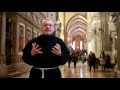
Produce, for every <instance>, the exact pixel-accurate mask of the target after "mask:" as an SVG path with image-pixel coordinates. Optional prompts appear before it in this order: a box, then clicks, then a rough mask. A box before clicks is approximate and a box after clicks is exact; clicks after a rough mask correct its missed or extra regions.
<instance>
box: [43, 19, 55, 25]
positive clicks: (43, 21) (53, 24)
mask: <svg viewBox="0 0 120 90" xmlns="http://www.w3.org/2000/svg"><path fill="white" fill-rule="evenodd" d="M46 21H50V22H51V23H52V24H53V25H54V22H53V20H52V19H50V18H46V19H44V20H43V21H42V25H43V24H44V23H45V22H46Z"/></svg>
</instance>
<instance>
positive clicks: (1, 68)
mask: <svg viewBox="0 0 120 90" xmlns="http://www.w3.org/2000/svg"><path fill="white" fill-rule="evenodd" d="M0 36H1V43H0V44H1V45H0V46H1V47H0V48H1V49H0V54H1V56H0V60H1V61H0V64H1V65H0V78H5V77H7V75H8V73H7V67H6V55H5V40H6V13H5V12H3V13H2V27H1V33H0Z"/></svg>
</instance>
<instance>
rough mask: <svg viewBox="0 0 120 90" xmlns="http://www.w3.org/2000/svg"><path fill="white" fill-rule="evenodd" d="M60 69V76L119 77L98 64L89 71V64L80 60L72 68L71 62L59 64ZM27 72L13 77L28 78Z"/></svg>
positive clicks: (112, 70) (111, 70)
mask: <svg viewBox="0 0 120 90" xmlns="http://www.w3.org/2000/svg"><path fill="white" fill-rule="evenodd" d="M60 70H61V73H62V78H120V74H119V73H115V72H114V69H106V70H105V71H104V72H102V71H101V67H100V66H99V67H98V68H97V69H96V71H95V72H94V71H93V70H92V71H91V72H90V71H89V66H87V64H86V63H85V64H82V63H81V62H78V63H77V66H76V68H74V66H73V63H71V67H70V68H68V64H67V63H66V64H65V65H63V66H60ZM28 76H29V72H28V73H25V74H21V75H19V76H16V77H14V78H28Z"/></svg>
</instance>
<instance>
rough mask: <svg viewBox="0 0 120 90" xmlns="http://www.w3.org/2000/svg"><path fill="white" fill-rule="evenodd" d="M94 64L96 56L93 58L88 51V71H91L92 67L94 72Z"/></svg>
mask: <svg viewBox="0 0 120 90" xmlns="http://www.w3.org/2000/svg"><path fill="white" fill-rule="evenodd" d="M95 63H96V56H95V54H94V53H93V52H92V51H90V54H89V66H90V71H91V68H92V67H93V69H94V71H95Z"/></svg>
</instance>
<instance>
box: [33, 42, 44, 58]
mask: <svg viewBox="0 0 120 90" xmlns="http://www.w3.org/2000/svg"><path fill="white" fill-rule="evenodd" d="M38 47H39V45H38V44H37V43H36V42H35V43H32V50H31V55H32V56H35V55H36V54H38V53H43V52H42V51H40V50H41V48H38Z"/></svg>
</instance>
